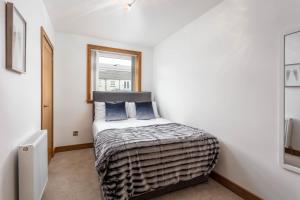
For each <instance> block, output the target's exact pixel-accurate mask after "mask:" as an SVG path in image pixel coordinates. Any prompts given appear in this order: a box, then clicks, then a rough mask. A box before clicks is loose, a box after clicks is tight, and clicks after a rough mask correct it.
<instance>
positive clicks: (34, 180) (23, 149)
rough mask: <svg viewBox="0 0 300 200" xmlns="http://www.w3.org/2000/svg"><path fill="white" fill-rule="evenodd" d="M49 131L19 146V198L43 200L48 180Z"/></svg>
mask: <svg viewBox="0 0 300 200" xmlns="http://www.w3.org/2000/svg"><path fill="white" fill-rule="evenodd" d="M47 149H48V142H47V131H45V130H42V131H39V132H38V133H36V134H35V135H34V136H32V137H31V138H30V139H29V140H28V141H27V142H26V143H25V144H24V145H21V146H19V150H18V154H19V157H18V159H19V200H41V198H42V195H43V191H44V189H45V187H46V184H47V181H48V150H47Z"/></svg>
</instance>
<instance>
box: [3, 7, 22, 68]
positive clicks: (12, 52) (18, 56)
mask: <svg viewBox="0 0 300 200" xmlns="http://www.w3.org/2000/svg"><path fill="white" fill-rule="evenodd" d="M6 68H7V69H9V70H12V71H15V72H18V73H25V72H26V21H25V19H24V18H23V16H22V15H21V14H20V12H19V11H18V10H17V9H16V8H15V6H14V4H13V3H10V2H8V3H7V4H6Z"/></svg>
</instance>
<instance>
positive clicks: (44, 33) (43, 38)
mask: <svg viewBox="0 0 300 200" xmlns="http://www.w3.org/2000/svg"><path fill="white" fill-rule="evenodd" d="M44 40H45V41H46V42H47V43H48V44H49V46H50V48H51V50H52V77H51V78H52V107H51V112H52V151H51V152H50V153H51V158H52V157H53V156H54V112H53V110H54V109H53V105H54V98H53V95H54V78H53V77H54V74H53V73H54V47H53V44H52V42H51V40H50V39H49V37H48V35H47V33H46V31H45V29H44V28H43V26H41V129H42V125H43V53H44V50H43V41H44ZM47 144H48V143H47ZM48 149H49V148H47V151H48ZM48 155H49V152H48ZM49 161H50V160H49Z"/></svg>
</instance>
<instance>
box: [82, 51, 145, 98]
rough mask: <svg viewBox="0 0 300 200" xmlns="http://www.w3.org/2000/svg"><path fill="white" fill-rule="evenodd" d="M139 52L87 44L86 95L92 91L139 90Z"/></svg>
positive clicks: (90, 96)
mask: <svg viewBox="0 0 300 200" xmlns="http://www.w3.org/2000/svg"><path fill="white" fill-rule="evenodd" d="M140 68H141V52H135V51H130V50H123V49H114V48H109V47H101V46H94V45H88V72H89V73H88V77H87V80H88V87H87V91H88V97H87V101H88V102H91V101H92V93H93V91H114V92H118V91H129V92H130V91H140V87H141V86H140V82H141V77H140V71H141V69H140Z"/></svg>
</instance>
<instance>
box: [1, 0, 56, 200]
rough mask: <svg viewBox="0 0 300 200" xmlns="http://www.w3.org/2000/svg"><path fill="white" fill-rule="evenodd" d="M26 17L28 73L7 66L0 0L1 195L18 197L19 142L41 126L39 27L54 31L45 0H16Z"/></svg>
mask: <svg viewBox="0 0 300 200" xmlns="http://www.w3.org/2000/svg"><path fill="white" fill-rule="evenodd" d="M13 2H14V3H15V6H16V7H17V9H18V10H19V11H20V12H21V13H22V15H23V16H24V18H25V19H26V21H27V73H26V74H24V75H19V74H17V73H13V72H11V71H7V70H6V68H5V1H4V0H0V199H3V200H14V199H18V198H17V196H18V193H17V191H18V184H17V179H18V177H17V145H19V144H20V143H22V141H24V140H26V139H27V138H28V137H30V136H31V135H33V134H34V132H36V131H37V130H40V128H41V114H40V113H41V110H40V105H41V59H40V27H41V25H43V26H44V28H45V29H46V31H47V33H48V34H49V37H50V38H51V40H52V42H54V31H53V28H52V25H51V22H50V20H49V18H48V14H47V12H46V9H45V6H44V3H43V1H42V0H26V1H24V0H15V1H13Z"/></svg>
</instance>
